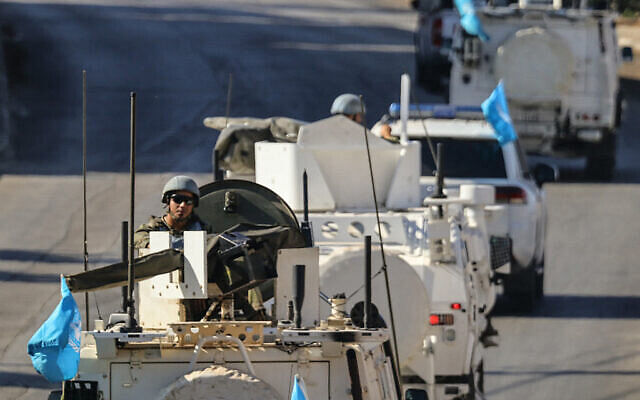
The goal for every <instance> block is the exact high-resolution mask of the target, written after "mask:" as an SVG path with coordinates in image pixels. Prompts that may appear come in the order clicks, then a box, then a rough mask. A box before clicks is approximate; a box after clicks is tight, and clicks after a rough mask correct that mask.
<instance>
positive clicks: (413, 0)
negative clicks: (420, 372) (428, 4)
mask: <svg viewBox="0 0 640 400" xmlns="http://www.w3.org/2000/svg"><path fill="white" fill-rule="evenodd" d="M418 7H420V0H411V8H413V9H414V10H417V9H418Z"/></svg>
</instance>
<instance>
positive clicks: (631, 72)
mask: <svg viewBox="0 0 640 400" xmlns="http://www.w3.org/2000/svg"><path fill="white" fill-rule="evenodd" d="M618 45H619V46H621V47H622V46H631V47H633V56H634V57H633V58H634V59H633V61H632V62H630V63H623V64H622V65H621V66H620V69H619V70H618V73H619V74H620V77H621V78H627V79H635V80H640V19H639V18H634V19H626V18H620V19H618Z"/></svg>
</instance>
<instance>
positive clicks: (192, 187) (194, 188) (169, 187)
mask: <svg viewBox="0 0 640 400" xmlns="http://www.w3.org/2000/svg"><path fill="white" fill-rule="evenodd" d="M180 190H184V191H186V192H189V193H191V194H193V196H194V197H195V202H194V206H195V207H197V206H198V201H199V200H200V189H198V184H197V183H196V181H194V180H193V179H192V178H190V177H188V176H185V175H177V176H174V177H173V178H171V179H169V181H168V182H167V183H166V184H165V185H164V189H162V202H163V203H165V204H168V203H169V196H171V194H172V193H175V192H177V191H180Z"/></svg>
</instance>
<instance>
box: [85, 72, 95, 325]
mask: <svg viewBox="0 0 640 400" xmlns="http://www.w3.org/2000/svg"><path fill="white" fill-rule="evenodd" d="M82 231H83V234H84V237H83V244H84V247H83V253H82V254H83V258H84V269H83V271H84V272H87V269H88V267H89V252H88V250H87V71H86V70H84V69H83V70H82ZM96 305H97V303H96ZM84 330H85V331H88V330H89V292H84Z"/></svg>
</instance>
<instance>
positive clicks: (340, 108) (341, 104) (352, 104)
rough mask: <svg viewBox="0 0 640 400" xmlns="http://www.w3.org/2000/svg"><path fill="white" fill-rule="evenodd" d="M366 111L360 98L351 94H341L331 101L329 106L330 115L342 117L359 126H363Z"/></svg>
mask: <svg viewBox="0 0 640 400" xmlns="http://www.w3.org/2000/svg"><path fill="white" fill-rule="evenodd" d="M366 111H367V110H366V108H365V106H364V102H361V101H360V97H358V96H356V95H355V94H352V93H344V94H341V95H340V96H338V97H336V98H335V100H333V104H332V105H331V115H344V116H345V117H347V118H349V119H350V120H352V121H353V122H357V123H359V124H361V125H362V124H364V115H365V113H366Z"/></svg>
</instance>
